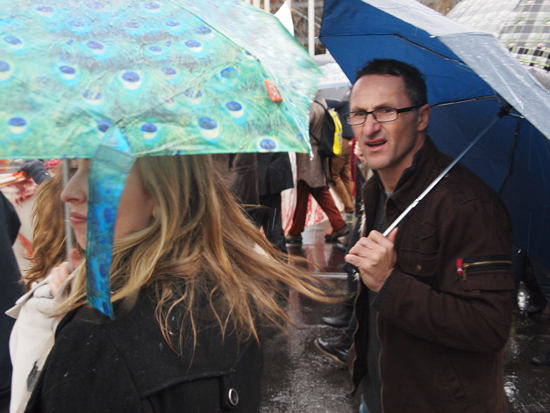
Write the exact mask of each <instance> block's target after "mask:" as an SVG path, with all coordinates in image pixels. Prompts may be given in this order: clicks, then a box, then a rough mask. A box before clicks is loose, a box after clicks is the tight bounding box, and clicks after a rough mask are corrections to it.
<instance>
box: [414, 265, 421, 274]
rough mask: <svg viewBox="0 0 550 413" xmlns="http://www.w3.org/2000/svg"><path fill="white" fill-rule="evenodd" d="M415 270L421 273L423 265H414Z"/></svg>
mask: <svg viewBox="0 0 550 413" xmlns="http://www.w3.org/2000/svg"><path fill="white" fill-rule="evenodd" d="M414 270H415V271H416V272H417V273H419V272H420V271H422V266H421V265H417V266H416V267H414Z"/></svg>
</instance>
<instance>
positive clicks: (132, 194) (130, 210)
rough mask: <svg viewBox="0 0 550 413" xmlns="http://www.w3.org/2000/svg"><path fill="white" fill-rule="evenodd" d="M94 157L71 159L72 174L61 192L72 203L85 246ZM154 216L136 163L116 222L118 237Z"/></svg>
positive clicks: (75, 224) (73, 224) (77, 232)
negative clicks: (89, 182)
mask: <svg viewBox="0 0 550 413" xmlns="http://www.w3.org/2000/svg"><path fill="white" fill-rule="evenodd" d="M90 164H91V161H90V159H74V160H72V161H71V162H70V175H71V178H70V180H69V182H68V183H67V186H66V187H65V189H64V190H63V192H62V193H61V200H62V201H63V202H67V203H68V204H69V205H70V211H71V227H72V228H73V230H74V233H75V236H76V241H77V242H78V244H79V245H80V247H81V248H83V249H84V248H86V230H87V229H86V219H87V216H88V176H89V174H90ZM152 217H153V200H152V199H151V198H150V197H149V196H148V195H147V194H146V193H145V190H144V188H143V182H142V181H141V177H140V175H139V173H138V170H137V168H136V165H134V166H133V167H132V169H131V170H130V173H129V174H128V178H127V179H126V185H124V190H123V191H122V196H121V197H120V203H119V205H118V211H117V216H116V222H115V235H114V237H115V239H118V238H122V237H124V236H126V235H129V234H132V233H134V232H137V231H139V230H140V229H143V228H145V227H146V226H147V224H148V223H149V221H150V220H151V218H152Z"/></svg>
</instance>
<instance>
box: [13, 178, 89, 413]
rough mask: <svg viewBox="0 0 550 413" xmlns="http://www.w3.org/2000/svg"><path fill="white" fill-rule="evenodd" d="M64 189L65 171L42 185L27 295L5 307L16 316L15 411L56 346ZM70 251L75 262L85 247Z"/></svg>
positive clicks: (64, 275) (22, 406)
mask: <svg viewBox="0 0 550 413" xmlns="http://www.w3.org/2000/svg"><path fill="white" fill-rule="evenodd" d="M62 190H63V179H62V174H61V173H57V174H56V175H54V176H53V178H52V179H49V180H47V181H45V182H43V183H42V184H41V185H40V188H39V189H38V192H37V194H36V200H35V202H34V206H33V214H32V221H33V250H34V252H33V255H32V257H31V258H30V260H31V267H30V269H29V271H28V272H27V273H25V274H24V275H23V277H22V278H21V282H22V283H23V284H24V286H25V289H26V290H27V294H25V295H24V296H22V297H21V298H19V299H18V300H17V303H16V305H15V306H14V307H12V308H11V309H10V310H8V311H7V312H6V314H7V315H9V316H11V317H13V318H16V319H17V320H16V322H15V324H14V326H13V329H12V331H11V335H10V358H11V364H12V366H13V374H12V380H11V397H10V412H11V413H20V412H22V411H24V409H25V405H26V403H27V400H28V398H29V396H30V390H31V389H32V382H33V380H32V379H31V380H29V376H30V377H36V375H37V374H38V372H39V370H40V367H41V365H42V363H43V362H44V361H45V358H46V357H47V355H48V353H49V351H50V349H51V346H52V345H53V334H54V332H55V328H56V326H57V324H58V322H59V320H60V317H54V311H53V307H54V306H55V304H56V303H60V302H62V301H63V299H64V298H65V296H64V294H61V293H60V294H57V292H58V289H59V287H60V286H61V285H62V284H63V282H64V281H65V279H66V278H67V277H68V275H69V274H68V270H67V269H66V266H67V264H66V263H65V262H64V261H65V260H66V259H67V258H66V251H65V231H64V230H63V228H64V222H63V221H64V218H63V202H62V201H61V198H60V195H61V191H62ZM72 255H73V256H72V257H71V261H72V262H73V264H74V265H75V266H76V264H77V263H79V262H80V258H79V257H80V256H83V251H82V249H80V247H79V246H78V245H77V249H76V250H75V251H73V253H72ZM56 295H57V297H56ZM29 384H30V385H29Z"/></svg>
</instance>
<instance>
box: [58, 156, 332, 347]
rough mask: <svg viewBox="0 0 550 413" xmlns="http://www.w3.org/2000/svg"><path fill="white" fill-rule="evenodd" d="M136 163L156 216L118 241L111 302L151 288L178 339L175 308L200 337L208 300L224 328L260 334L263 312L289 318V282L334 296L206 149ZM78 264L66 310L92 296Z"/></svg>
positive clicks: (162, 319) (311, 293)
mask: <svg viewBox="0 0 550 413" xmlns="http://www.w3.org/2000/svg"><path fill="white" fill-rule="evenodd" d="M136 162H137V167H138V171H139V173H140V175H141V177H142V181H143V184H144V189H145V191H146V192H147V193H148V194H149V195H150V196H151V197H152V199H153V200H154V201H153V202H154V210H155V213H154V215H155V216H154V218H153V219H152V221H151V223H150V224H149V225H148V226H147V227H146V228H144V229H143V230H141V231H138V232H136V233H134V234H131V235H129V236H127V237H125V238H123V239H119V240H117V241H116V242H115V245H114V248H113V256H112V264H111V290H112V291H114V293H113V295H112V301H113V302H115V301H118V300H121V299H124V298H127V297H129V296H131V295H132V294H134V293H136V292H137V291H139V290H140V289H141V288H142V287H144V286H151V287H153V289H154V291H155V292H156V299H157V303H158V304H157V307H156V316H157V320H158V321H159V324H160V326H161V328H162V331H163V334H164V336H165V338H166V340H167V342H168V343H170V344H171V345H172V344H175V343H173V342H172V341H171V337H170V336H171V334H172V333H170V329H169V327H168V324H169V323H168V320H169V317H170V316H173V314H177V313H178V312H174V310H179V311H180V312H181V309H183V314H184V316H183V318H182V319H181V320H180V323H181V324H180V326H181V325H183V323H184V322H189V323H190V324H191V326H192V330H193V335H194V337H195V339H196V333H197V331H196V328H195V327H196V325H195V322H196V317H197V315H198V314H199V313H201V314H202V313H203V310H204V309H205V303H206V308H207V309H209V310H211V311H210V314H211V315H213V316H214V319H215V320H217V323H219V325H220V327H221V329H222V331H223V332H224V334H225V333H226V332H227V329H228V328H229V329H230V332H231V333H234V334H236V335H238V336H239V337H240V338H241V339H247V338H250V337H251V336H254V337H255V338H256V340H257V339H258V335H257V331H256V327H255V325H256V321H257V320H258V318H260V319H262V318H263V319H268V320H270V321H271V322H274V323H276V324H277V325H279V326H282V325H283V324H284V323H285V322H289V321H290V320H289V319H288V317H287V315H286V314H285V312H284V311H283V310H282V309H281V308H280V306H279V305H278V304H277V295H278V294H283V285H287V286H289V287H291V288H293V289H295V290H297V291H298V292H300V293H302V294H304V295H306V296H308V297H311V298H313V299H316V300H324V301H334V300H331V299H329V298H328V297H327V296H326V294H325V293H324V292H323V290H322V289H321V288H320V287H319V286H318V285H316V284H317V282H316V280H315V279H313V278H312V277H310V276H309V275H308V274H306V273H305V272H303V271H301V270H299V269H297V268H294V267H292V266H290V265H288V264H287V263H286V262H285V260H284V259H285V256H284V254H282V253H280V252H278V251H276V250H275V249H274V248H273V247H272V246H271V245H270V243H269V242H268V241H267V240H266V239H265V237H264V236H263V235H262V234H261V233H260V231H259V230H258V229H257V228H256V227H255V226H254V225H253V224H252V223H250V222H249V221H248V220H247V219H246V218H245V216H244V214H243V211H242V210H241V208H240V207H239V206H238V205H237V203H236V202H235V200H234V199H233V197H232V195H231V194H230V192H229V190H228V188H227V186H226V184H225V183H224V182H223V180H222V178H221V177H220V176H219V175H218V173H217V172H216V171H215V169H214V166H213V164H212V161H211V159H210V157H209V156H208V155H192V156H165V157H145V158H139V159H138V160H137V161H136ZM136 207H137V208H139V205H138V206H136ZM258 247H259V248H258ZM77 271H78V274H77V275H76V277H75V281H74V283H73V286H72V291H71V294H70V295H69V297H68V299H67V301H66V302H65V303H64V304H63V305H62V307H61V308H60V313H67V312H69V311H71V310H73V309H75V308H78V307H80V306H83V305H85V303H86V282H85V266H84V265H81V266H80V267H79V268H78V269H77ZM180 331H181V329H180ZM180 339H181V338H180ZM180 343H181V342H180Z"/></svg>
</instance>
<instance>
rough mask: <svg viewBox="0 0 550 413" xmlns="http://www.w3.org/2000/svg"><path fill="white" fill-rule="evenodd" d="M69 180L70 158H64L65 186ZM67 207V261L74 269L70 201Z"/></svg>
mask: <svg viewBox="0 0 550 413" xmlns="http://www.w3.org/2000/svg"><path fill="white" fill-rule="evenodd" d="M68 182H69V160H68V159H67V158H63V188H65V187H66V186H67V183H68ZM63 206H64V209H65V248H66V252H67V263H68V264H69V271H73V270H74V268H73V265H72V264H71V260H70V259H69V257H70V253H71V251H72V249H73V238H72V237H73V235H72V233H71V210H70V209H69V203H68V202H63Z"/></svg>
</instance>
